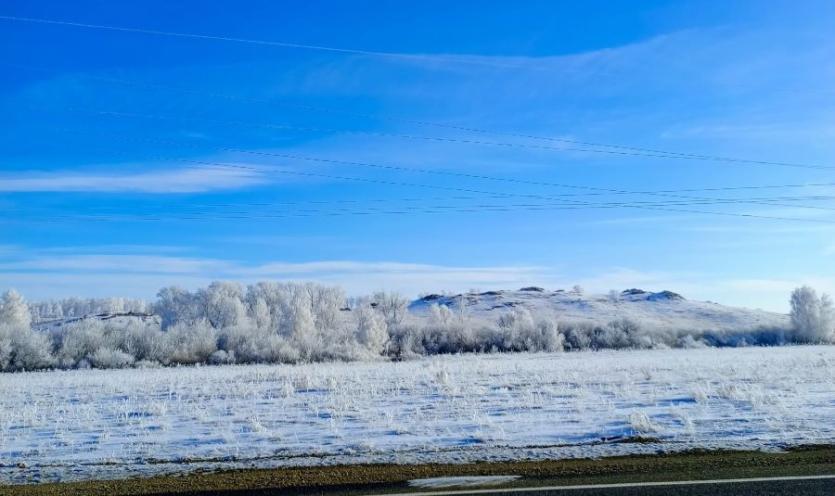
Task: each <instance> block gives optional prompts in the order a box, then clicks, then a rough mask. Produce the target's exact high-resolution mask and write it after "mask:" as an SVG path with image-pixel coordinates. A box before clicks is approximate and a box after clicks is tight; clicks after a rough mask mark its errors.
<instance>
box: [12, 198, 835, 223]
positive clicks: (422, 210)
mask: <svg viewBox="0 0 835 496" xmlns="http://www.w3.org/2000/svg"><path fill="white" fill-rule="evenodd" d="M708 204H714V205H717V204H719V205H721V204H722V203H721V202H720V203H716V202H714V203H711V202H691V203H686V202H674V203H663V202H659V203H656V204H651V203H650V204H646V205H639V204H633V203H626V202H624V203H602V204H594V203H592V204H586V205H565V204H556V205H549V204H517V205H475V206H465V207H460V206H444V205H441V206H437V205H436V206H424V207H405V208H400V209H365V210H356V209H344V208H343V209H330V210H328V209H306V210H302V211H296V212H291V213H287V212H282V213H268V212H258V213H252V212H227V213H225V214H223V215H215V214H212V215H201V214H200V212H197V213H190V214H187V215H171V214H167V215H165V216H159V215H156V214H145V215H138V214H132V215H122V216H117V215H95V214H92V215H90V214H88V215H83V214H82V215H67V214H61V215H51V216H49V218H46V219H35V220H36V221H41V222H47V223H51V222H63V221H66V220H79V221H105V222H124V221H179V220H188V221H208V220H246V219H250V220H251V219H282V218H299V217H300V218H309V217H339V216H371V215H411V214H449V213H485V212H490V213H496V212H515V211H560V210H590V209H617V208H635V209H642V210H655V211H663V212H676V213H693V214H699V215H705V214H707V215H721V216H733V217H744V218H754V219H766V220H781V221H792V222H795V221H797V222H814V223H823V224H835V221H833V220H828V219H811V218H792V217H781V216H768V215H759V214H746V213H736V212H716V211H704V210H693V209H682V208H678V207H682V206H689V205H708ZM672 207H676V208H672ZM6 220H7V221H12V222H13V221H22V220H26V221H27V222H29V221H31V220H32V219H21V218H20V217H18V218H14V219H12V218H10V219H6Z"/></svg>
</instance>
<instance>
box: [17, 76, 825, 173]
mask: <svg viewBox="0 0 835 496" xmlns="http://www.w3.org/2000/svg"><path fill="white" fill-rule="evenodd" d="M3 65H7V66H12V67H19V68H23V69H28V70H38V71H48V69H45V68H41V67H33V66H28V65H20V64H3ZM81 76H82V77H83V78H85V79H90V80H98V81H105V82H110V83H118V84H125V85H130V86H144V87H147V88H156V89H163V90H167V91H174V92H179V93H183V94H193V95H198V96H209V97H212V98H224V99H229V100H234V101H243V102H249V103H258V104H264V103H266V104H271V105H279V106H284V107H288V108H297V109H304V110H312V111H316V112H323V113H335V114H341V115H351V116H356V117H362V118H372V119H381V120H389V121H396V122H404V123H409V124H415V125H419V126H426V127H437V128H442V129H451V130H456V131H465V132H470V133H477V134H488V135H496V136H507V137H515V138H525V139H531V140H538V141H548V142H557V143H567V144H572V145H582V146H591V147H599V148H612V149H618V150H626V151H633V152H644V153H647V154H651V155H648V156H656V155H662V156H664V158H667V156H668V155H671V156H680V157H684V158H687V159H692V160H710V161H725V162H737V163H750V164H760V165H774V166H785V167H804V168H815V169H817V168H826V166H820V165H816V164H803V163H797V162H782V161H768V160H753V159H744V158H736V157H724V156H718V155H707V154H698V153H690V152H677V151H670V150H661V149H657V148H648V147H638V146H630V145H621V144H611V143H602V142H598V141H584V140H576V139H569V138H557V137H550V136H540V135H535V134H529V133H517V132H510V131H497V130H490V129H482V128H478V127H474V126H467V125H454V124H446V123H439V122H433V121H427V120H422V119H412V118H408V117H402V116H394V115H379V114H368V113H362V112H352V111H347V110H343V109H334V108H330V107H322V106H315V105H303V104H295V103H289V102H283V101H276V100H272V99H258V98H245V97H239V96H233V95H226V94H222V93H214V92H201V91H194V90H188V89H183V88H177V87H174V86H170V85H163V84H159V83H148V82H141V81H135V80H126V79H121V78H112V77H103V76H93V75H89V74H83V75H81ZM601 153H603V152H601Z"/></svg>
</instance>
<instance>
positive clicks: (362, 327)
mask: <svg viewBox="0 0 835 496" xmlns="http://www.w3.org/2000/svg"><path fill="white" fill-rule="evenodd" d="M354 316H355V318H356V319H357V341H358V342H359V344H360V345H361V346H362V347H363V348H365V349H367V350H368V351H369V352H370V353H371V354H372V355H380V354H382V353H383V351H384V350H383V348H384V346H385V345H386V343H387V342H388V339H389V335H388V332H387V330H386V321H385V319H384V318H383V316H382V315H381V314H380V313H378V312H376V311H374V310H372V309H371V308H368V307H360V308H357V309H356V310H355V311H354Z"/></svg>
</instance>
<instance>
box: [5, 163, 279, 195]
mask: <svg viewBox="0 0 835 496" xmlns="http://www.w3.org/2000/svg"><path fill="white" fill-rule="evenodd" d="M264 182H266V177H265V176H264V175H262V174H261V173H260V172H259V171H258V170H255V169H235V168H178V169H168V170H162V169H157V170H152V171H148V172H123V173H112V172H111V173H103V172H87V173H82V172H77V171H51V172H37V171H19V172H15V173H14V174H10V173H6V174H3V175H0V192H4V193H25V192H72V191H79V192H81V191H83V192H137V193H197V192H205V191H213V190H230V189H239V188H244V187H247V186H253V185H257V184H261V183H264Z"/></svg>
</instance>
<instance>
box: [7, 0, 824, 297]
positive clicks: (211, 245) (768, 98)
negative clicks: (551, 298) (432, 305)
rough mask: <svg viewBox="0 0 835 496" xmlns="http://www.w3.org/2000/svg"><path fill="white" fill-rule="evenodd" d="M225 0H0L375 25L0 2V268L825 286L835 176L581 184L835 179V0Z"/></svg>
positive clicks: (746, 290) (703, 291) (707, 292)
mask: <svg viewBox="0 0 835 496" xmlns="http://www.w3.org/2000/svg"><path fill="white" fill-rule="evenodd" d="M219 4H220V2H212V3H210V4H208V5H206V4H205V2H186V1H180V2H178V1H167V2H161V1H160V2H157V1H148V2H141V3H140V2H130V3H129V2H91V1H88V2H84V1H81V2H72V3H70V2H57V1H42V2H37V3H35V2H13V1H11V2H0V16H11V17H16V18H36V19H50V20H59V21H68V22H76V23H85V24H95V25H104V26H118V27H129V28H141V29H145V30H156V31H166V32H175V33H192V34H200V35H210V36H222V37H227V38H242V39H248V40H263V41H271V42H281V43H292V44H301V45H311V46H318V47H330V48H340V49H348V50H357V51H364V52H384V53H385V54H378V55H375V54H369V53H364V54H363V53H353V52H339V51H330V50H319V49H310V48H289V47H282V46H276V45H269V44H256V43H242V42H234V41H221V40H213V39H197V38H188V37H173V36H163V35H154V34H148V33H137V32H124V31H114V30H103V29H91V28H83V27H78V26H66V25H55V24H43V23H32V22H24V21H22V20H20V19H18V20H10V19H0V113H2V115H3V116H4V119H2V121H0V149H2V150H3V157H2V160H0V208H3V211H4V212H5V215H4V216H3V218H2V219H0V220H2V224H0V226H2V227H0V287H16V288H18V289H19V290H20V291H22V292H23V293H24V294H25V295H26V296H28V297H29V298H30V299H40V298H48V297H58V296H69V295H79V296H104V295H123V296H138V297H152V296H153V295H154V294H155V292H156V290H157V289H158V288H159V287H161V286H163V285H170V284H179V285H183V286H186V287H196V286H198V285H201V284H205V283H206V282H208V281H210V280H212V279H232V280H240V281H244V282H248V281H253V280H258V279H305V280H318V281H323V282H328V283H336V284H341V285H344V286H345V287H346V288H347V289H348V291H349V292H350V293H362V292H366V291H370V290H373V289H383V288H385V289H394V290H399V291H402V292H404V293H406V294H409V295H415V294H418V293H420V292H430V291H431V292H437V291H458V290H466V289H471V288H477V289H495V288H515V287H519V286H522V285H530V284H540V285H544V286H547V287H565V286H570V285H573V284H576V283H579V284H581V285H583V286H585V287H587V288H588V289H589V290H592V291H601V292H605V291H607V290H609V289H612V288H617V289H623V288H625V287H634V286H637V287H645V288H647V289H655V290H661V289H672V290H676V291H679V292H681V293H683V294H684V295H685V296H688V297H692V298H699V299H710V300H714V301H719V302H722V303H728V304H736V305H746V306H752V307H760V308H767V309H774V310H785V309H786V308H787V302H786V300H787V297H788V292H789V291H790V289H791V288H793V287H794V286H796V285H799V284H803V283H806V284H811V285H813V286H816V287H818V288H820V289H823V290H828V291H835V269H833V267H835V265H833V263H832V262H833V257H835V238H833V233H834V232H835V215H833V212H832V211H831V210H827V209H830V208H835V204H833V202H832V201H827V200H828V199H827V198H826V197H827V196H828V195H829V196H831V195H832V194H833V193H835V191H833V190H835V188H833V187H825V186H804V187H794V188H774V189H753V190H744V189H743V190H730V191H728V190H725V191H699V192H689V193H678V194H680V195H690V196H697V197H699V198H707V199H708V200H710V201H712V202H713V203H715V200H716V199H717V198H718V199H736V200H739V201H741V202H737V203H732V204H727V203H726V204H719V205H717V204H703V205H687V206H669V205H668V206H666V207H661V208H662V209H661V210H653V209H647V208H634V206H636V205H641V203H636V202H668V203H669V202H675V201H678V202H682V201H683V200H682V199H681V198H671V197H669V196H666V197H665V196H657V195H646V194H603V193H602V192H601V191H598V190H588V189H582V188H588V187H591V188H604V189H610V190H611V189H615V190H620V191H630V192H646V191H666V190H681V189H697V190H704V189H707V188H725V187H736V186H762V185H786V184H810V183H827V182H833V181H835V176H833V171H832V170H831V169H827V168H826V167H832V166H835V160H833V159H835V112H833V110H835V84H833V83H835V65H833V64H832V63H831V61H832V60H835V35H834V34H833V32H832V26H833V25H835V22H834V21H835V6H833V4H832V3H831V2H823V1H821V2H796V1H795V2H778V1H774V2H768V8H767V9H765V8H763V6H764V4H763V3H762V2H753V1H752V2H742V1H740V2H665V1H654V2H649V1H648V2H640V4H636V3H635V2H551V1H548V2H545V1H543V2H525V3H524V4H522V5H519V4H517V3H515V2H414V3H402V2H357V1H353V2H324V1H319V2H295V3H292V4H291V3H284V2H240V3H234V4H233V3H231V2H230V3H225V5H224V6H223V7H221V6H220V5H219ZM637 5H639V7H637ZM386 54H388V55H386ZM461 127H466V128H476V129H479V130H484V131H490V132H489V133H485V132H471V131H465V130H462V129H459V128H461ZM521 135H528V136H534V137H539V138H542V137H545V138H551V139H552V140H551V141H549V140H545V139H537V138H526V137H522V136H521ZM438 138H440V139H438ZM553 139H563V140H575V141H584V142H593V143H604V144H616V145H623V146H631V147H638V148H647V149H660V150H665V151H673V152H680V153H690V154H697V155H706V156H721V157H733V158H741V159H747V160H754V161H767V162H786V163H793V164H802V165H814V166H824V167H822V168H808V167H786V166H776V165H766V164H754V163H747V162H726V161H716V160H695V159H681V158H672V157H670V156H664V157H658V156H648V155H652V154H651V153H639V154H638V156H635V155H628V154H626V155H624V154H618V153H609V152H612V151H624V150H623V149H618V148H602V147H590V146H580V145H576V144H575V145H572V144H569V143H566V142H561V141H553ZM473 141H478V143H473ZM577 148H583V149H584V150H585V151H583V150H577ZM589 149H594V150H596V151H588V150H589ZM656 155H657V154H656ZM299 157H303V158H299ZM323 160H324V161H323ZM347 162H352V163H347ZM217 164H225V165H217ZM360 164H361V165H360ZM379 166H385V167H379ZM392 167H394V168H392ZM465 174H469V175H480V176H489V177H491V178H494V179H483V178H473V177H464V176H462V175H465ZM531 183H537V184H531ZM546 183H547V184H546ZM558 185H563V186H566V185H567V186H576V188H566V187H560V186H558ZM589 193H593V194H589ZM668 194H669V193H668ZM569 195H574V196H569ZM578 195H579V196H578ZM690 201H691V203H692V201H694V200H692V199H691V200H690ZM703 201H704V200H703ZM752 201H756V202H758V203H751V202H752ZM582 202H585V203H582ZM624 202H626V203H628V204H629V205H632V207H628V206H622V204H623V203H624ZM746 202H747V203H746ZM763 202H770V203H771V204H769V205H766V204H763ZM588 203H597V204H598V205H597V206H596V207H595V206H594V205H592V206H591V207H592V208H589V205H588ZM600 203H604V204H606V203H608V205H607V206H606V208H600V207H601V205H599V204H600ZM612 203H617V204H618V205H612ZM773 203H779V205H773ZM570 204H571V205H573V208H571V209H567V208H565V207H566V206H570ZM644 206H646V204H644ZM579 207H582V208H579ZM809 207H816V208H809ZM821 207H822V208H821ZM663 208H667V209H670V208H672V209H675V210H677V211H670V210H664V209H663ZM682 210H686V211H682ZM708 212H709V213H708ZM717 213H731V214H735V215H717ZM736 214H750V215H754V216H765V217H780V218H783V219H790V220H775V219H771V220H769V219H760V218H754V217H739V216H736Z"/></svg>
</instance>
